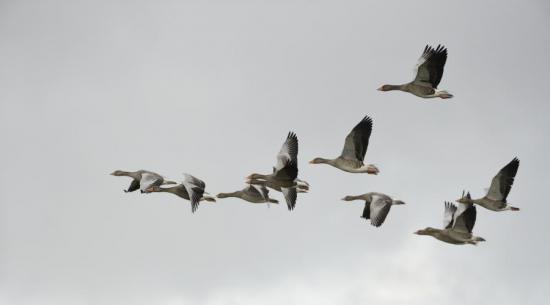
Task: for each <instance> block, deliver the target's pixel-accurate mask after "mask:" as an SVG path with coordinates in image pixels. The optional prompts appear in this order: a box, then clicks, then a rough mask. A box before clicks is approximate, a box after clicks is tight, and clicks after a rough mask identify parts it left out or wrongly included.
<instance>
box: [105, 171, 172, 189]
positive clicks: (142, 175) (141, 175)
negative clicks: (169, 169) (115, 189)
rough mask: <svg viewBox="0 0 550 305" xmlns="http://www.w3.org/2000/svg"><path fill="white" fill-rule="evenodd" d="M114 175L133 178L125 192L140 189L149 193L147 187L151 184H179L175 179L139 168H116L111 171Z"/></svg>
mask: <svg viewBox="0 0 550 305" xmlns="http://www.w3.org/2000/svg"><path fill="white" fill-rule="evenodd" d="M111 175H113V176H126V177H130V178H132V179H133V180H132V182H131V183H130V186H129V187H128V189H127V190H124V192H125V193H129V192H133V191H137V190H140V191H141V192H142V193H148V191H147V189H148V188H150V187H151V186H160V185H165V184H177V183H176V182H174V181H170V180H164V177H162V176H161V175H159V174H157V173H153V172H150V171H146V170H138V171H135V172H126V171H121V170H116V171H114V172H112V173H111Z"/></svg>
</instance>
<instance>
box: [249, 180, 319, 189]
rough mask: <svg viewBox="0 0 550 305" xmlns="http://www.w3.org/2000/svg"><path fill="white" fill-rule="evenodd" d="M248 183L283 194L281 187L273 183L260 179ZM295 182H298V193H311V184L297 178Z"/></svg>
mask: <svg viewBox="0 0 550 305" xmlns="http://www.w3.org/2000/svg"><path fill="white" fill-rule="evenodd" d="M248 182H250V183H249V184H255V185H264V186H266V187H268V188H270V189H272V190H275V191H277V192H282V189H281V187H280V186H279V185H276V184H273V183H272V182H268V181H265V180H258V179H248ZM294 182H296V191H297V192H298V193H307V192H308V191H309V183H307V182H306V181H304V180H300V179H298V178H296V179H294Z"/></svg>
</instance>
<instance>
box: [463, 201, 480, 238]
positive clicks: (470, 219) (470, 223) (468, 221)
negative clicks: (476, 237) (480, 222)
mask: <svg viewBox="0 0 550 305" xmlns="http://www.w3.org/2000/svg"><path fill="white" fill-rule="evenodd" d="M462 215H463V216H464V224H465V225H466V228H467V229H468V232H470V233H472V230H473V229H474V225H475V224H476V217H477V210H476V207H475V205H473V204H472V205H470V206H469V207H468V208H467V209H466V211H464V213H462Z"/></svg>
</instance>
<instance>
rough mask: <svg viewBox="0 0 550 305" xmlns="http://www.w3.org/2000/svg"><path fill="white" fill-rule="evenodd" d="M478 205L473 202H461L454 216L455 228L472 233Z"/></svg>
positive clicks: (458, 230) (455, 229)
mask: <svg viewBox="0 0 550 305" xmlns="http://www.w3.org/2000/svg"><path fill="white" fill-rule="evenodd" d="M476 215H477V211H476V207H475V205H473V204H464V203H460V204H459V205H458V208H457V209H456V212H455V213H454V217H453V222H454V224H453V227H452V228H453V230H454V231H457V232H462V233H472V230H473V229H474V225H475V223H476Z"/></svg>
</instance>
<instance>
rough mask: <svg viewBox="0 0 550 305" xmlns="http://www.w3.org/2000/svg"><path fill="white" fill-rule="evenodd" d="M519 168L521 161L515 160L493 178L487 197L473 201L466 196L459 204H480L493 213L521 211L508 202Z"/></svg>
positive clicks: (459, 200)
mask: <svg viewBox="0 0 550 305" xmlns="http://www.w3.org/2000/svg"><path fill="white" fill-rule="evenodd" d="M518 168H519V159H518V158H514V159H513V160H512V161H510V163H508V164H506V166H504V167H503V168H502V169H501V170H500V171H499V172H498V174H497V175H496V176H494V177H493V180H492V181H491V187H489V191H488V192H487V195H485V197H483V198H480V199H473V200H472V198H471V197H470V193H469V192H468V196H464V193H463V194H462V197H461V198H460V199H458V200H457V202H460V203H464V204H478V205H480V206H482V207H484V208H486V209H489V210H491V211H497V212H500V211H508V210H510V211H519V208H516V207H513V206H511V205H509V204H508V203H507V202H506V197H508V193H510V190H511V189H512V184H514V179H515V177H516V174H517V172H518Z"/></svg>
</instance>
